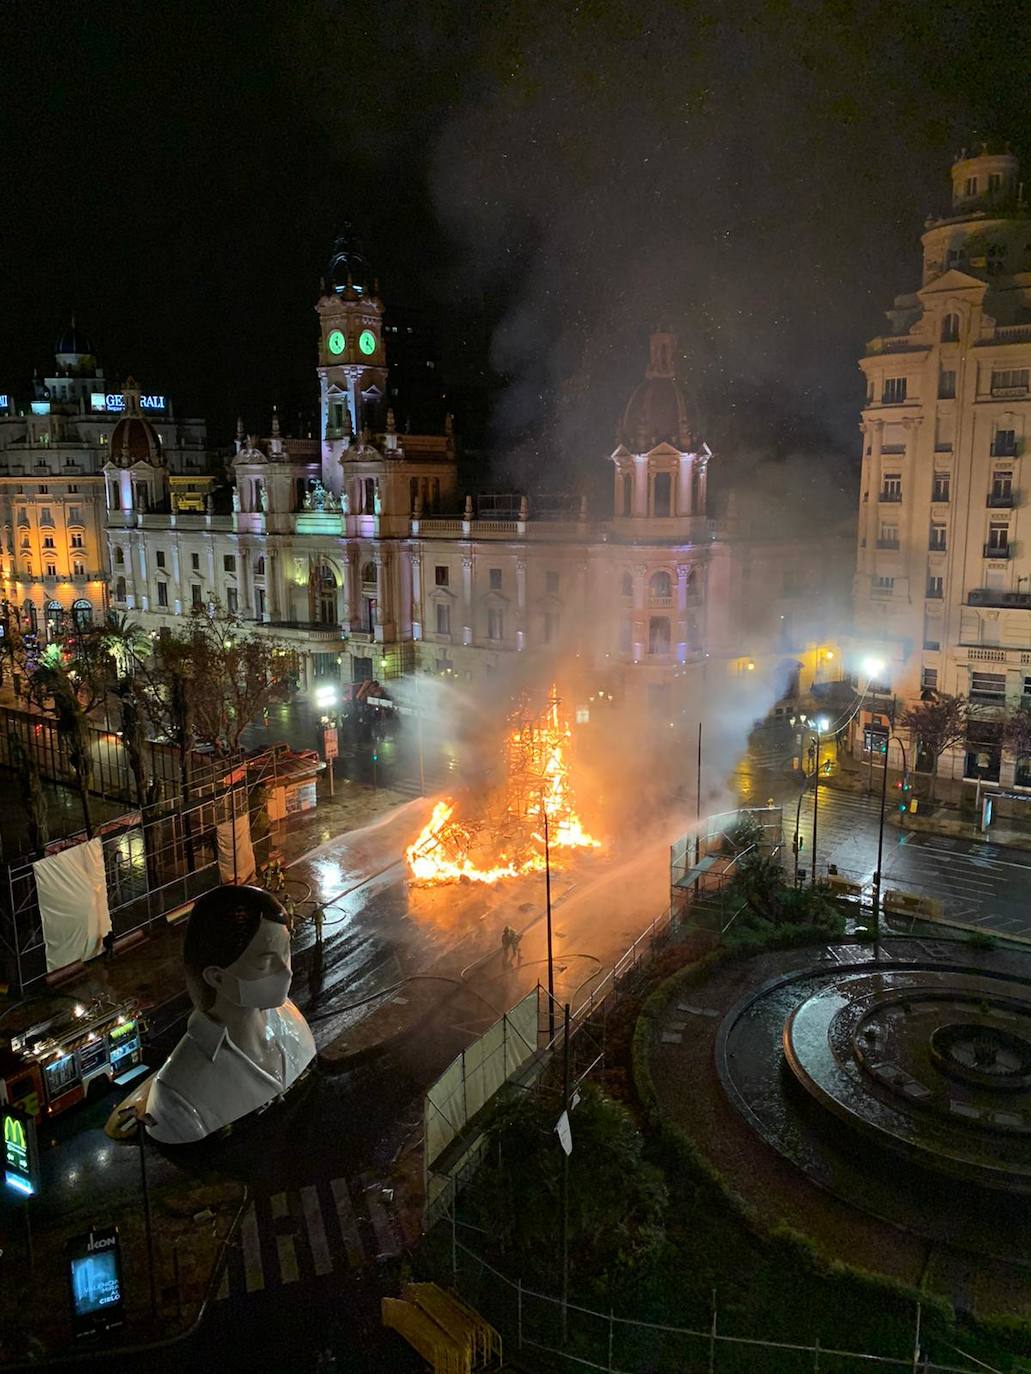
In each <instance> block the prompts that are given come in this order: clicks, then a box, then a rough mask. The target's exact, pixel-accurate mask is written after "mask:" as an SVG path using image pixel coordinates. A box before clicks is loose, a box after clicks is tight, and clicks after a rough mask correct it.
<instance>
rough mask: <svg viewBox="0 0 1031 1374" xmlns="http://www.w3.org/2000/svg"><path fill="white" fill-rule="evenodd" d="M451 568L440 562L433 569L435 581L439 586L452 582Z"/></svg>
mask: <svg viewBox="0 0 1031 1374" xmlns="http://www.w3.org/2000/svg"><path fill="white" fill-rule="evenodd" d="M450 573H451V570H450V568H447V567H445V566H444V565H443V564H441V563H438V564H437V566H436V567H435V568H434V569H433V581H434V583H435V584H436V586H438V587H446V586H447V585H448V583H449V582H450Z"/></svg>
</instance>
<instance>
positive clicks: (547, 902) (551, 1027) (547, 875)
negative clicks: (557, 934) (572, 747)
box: [541, 794, 555, 1045]
mask: <svg viewBox="0 0 1031 1374" xmlns="http://www.w3.org/2000/svg"><path fill="white" fill-rule="evenodd" d="M541 817H542V819H543V821H544V907H545V915H546V916H547V924H548V1044H549V1045H550V1044H551V1043H552V1042H553V1041H554V1039H555V954H554V949H553V947H552V943H551V839H550V836H549V833H548V808H547V806H545V804H544V796H543V794H542V796H541Z"/></svg>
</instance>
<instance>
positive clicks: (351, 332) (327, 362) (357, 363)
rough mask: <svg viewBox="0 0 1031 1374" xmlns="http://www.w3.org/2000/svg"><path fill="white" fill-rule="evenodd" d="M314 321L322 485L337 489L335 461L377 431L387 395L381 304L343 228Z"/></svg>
mask: <svg viewBox="0 0 1031 1374" xmlns="http://www.w3.org/2000/svg"><path fill="white" fill-rule="evenodd" d="M315 309H316V311H317V312H318V315H319V367H318V373H319V398H320V408H321V419H322V460H323V461H322V471H323V482H324V483H325V485H326V486H327V487H329V488H331V489H332V490H333V491H334V492H337V493H338V492H339V487H340V455H341V453H342V452H343V450H344V449H346V448H347V446H348V444H349V443H350V440H351V435H352V434H358V433H360V432H361V430H362V429H363V428H364V427H366V426H368V427H369V428H370V429H374V428H378V427H379V425H380V424H381V422H382V417H381V416H380V413H379V412H380V410H381V408H382V405H383V401H384V398H385V396H386V391H387V367H386V354H385V350H384V344H383V302H382V301H381V300H380V299H379V295H378V293H377V291H376V287H375V283H372V284H371V285H370V281H369V275H368V269H367V266H366V262H365V257H364V255H363V254H362V250H361V245H360V244H359V243H358V241H357V240H356V239H355V238H354V236H353V235H352V234H351V229H350V225H347V226H345V229H344V233H343V234H341V235H340V237H339V238H338V239H337V241H336V243H335V244H334V245H333V256H332V257H331V258H330V261H329V267H328V269H327V272H326V281H325V287H324V291H323V294H322V296H321V297H320V298H319V300H318V302H317V304H316V306H315Z"/></svg>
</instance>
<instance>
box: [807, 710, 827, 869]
mask: <svg viewBox="0 0 1031 1374" xmlns="http://www.w3.org/2000/svg"><path fill="white" fill-rule="evenodd" d="M810 726H811V728H813V729H814V730H815V733H816V766H815V777H814V779H813V858H812V865H813V871H812V877H811V879H810V883H809V885H810V887H815V886H816V834H817V826H818V824H819V820H820V741H821V737H822V736H823V734H824V733H825V732H826V730H827V718H826V716H820V717H819V719H818V720H814V721H810Z"/></svg>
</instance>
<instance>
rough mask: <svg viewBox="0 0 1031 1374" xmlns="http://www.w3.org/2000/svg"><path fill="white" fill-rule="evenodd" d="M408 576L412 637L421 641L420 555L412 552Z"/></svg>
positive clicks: (409, 557) (410, 553)
mask: <svg viewBox="0 0 1031 1374" xmlns="http://www.w3.org/2000/svg"><path fill="white" fill-rule="evenodd" d="M408 575H409V579H410V583H411V597H412V637H413V639H422V637H423V630H424V629H425V626H424V625H423V618H422V615H423V605H422V554H421V552H419V551H416V550H412V551H410V552H409V554H408Z"/></svg>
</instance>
